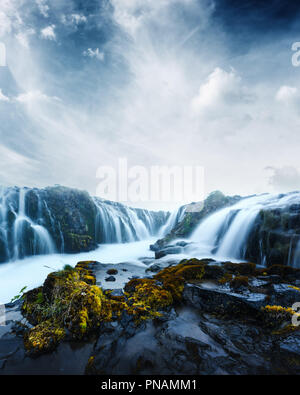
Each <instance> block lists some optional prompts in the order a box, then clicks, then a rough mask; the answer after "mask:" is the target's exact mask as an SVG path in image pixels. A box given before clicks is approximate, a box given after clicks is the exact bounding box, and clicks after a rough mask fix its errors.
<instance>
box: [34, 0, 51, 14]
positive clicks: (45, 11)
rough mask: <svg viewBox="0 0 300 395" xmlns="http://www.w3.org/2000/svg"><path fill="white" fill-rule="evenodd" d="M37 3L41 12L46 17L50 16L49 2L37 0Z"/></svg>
mask: <svg viewBox="0 0 300 395" xmlns="http://www.w3.org/2000/svg"><path fill="white" fill-rule="evenodd" d="M36 4H37V6H38V8H39V10H40V13H41V14H42V15H43V16H44V17H45V18H48V16H49V14H48V11H49V10H50V7H49V6H48V4H47V0H36Z"/></svg>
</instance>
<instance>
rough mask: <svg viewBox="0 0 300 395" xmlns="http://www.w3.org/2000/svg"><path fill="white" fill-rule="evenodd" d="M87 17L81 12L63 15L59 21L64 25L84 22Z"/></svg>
mask: <svg viewBox="0 0 300 395" xmlns="http://www.w3.org/2000/svg"><path fill="white" fill-rule="evenodd" d="M87 20H88V18H87V17H86V16H85V15H82V14H71V15H63V16H62V17H61V21H62V23H63V24H64V25H66V26H72V25H76V26H77V25H80V24H83V23H86V22H87Z"/></svg>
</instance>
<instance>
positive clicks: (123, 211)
mask: <svg viewBox="0 0 300 395" xmlns="http://www.w3.org/2000/svg"><path fill="white" fill-rule="evenodd" d="M94 203H95V205H96V207H97V210H98V212H97V215H96V221H95V222H96V225H95V226H96V229H95V234H96V241H97V242H100V241H101V242H102V243H112V242H116V243H124V242H133V241H138V240H145V239H147V238H150V237H151V236H154V235H155V233H156V229H155V223H154V219H153V217H152V216H151V213H150V212H149V211H147V210H141V213H142V215H143V219H144V221H142V220H141V219H140V218H139V216H138V214H137V212H136V210H134V209H132V208H130V207H126V206H119V205H117V204H114V203H112V202H106V201H100V200H99V199H96V198H94Z"/></svg>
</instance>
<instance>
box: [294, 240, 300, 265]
mask: <svg viewBox="0 0 300 395" xmlns="http://www.w3.org/2000/svg"><path fill="white" fill-rule="evenodd" d="M292 266H293V267H297V268H299V267H300V240H299V241H298V243H297V245H296V248H295V253H294V257H293V259H292Z"/></svg>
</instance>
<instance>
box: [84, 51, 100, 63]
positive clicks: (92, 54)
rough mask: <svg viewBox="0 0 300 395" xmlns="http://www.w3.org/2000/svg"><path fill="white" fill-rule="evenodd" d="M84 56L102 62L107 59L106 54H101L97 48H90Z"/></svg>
mask: <svg viewBox="0 0 300 395" xmlns="http://www.w3.org/2000/svg"><path fill="white" fill-rule="evenodd" d="M83 56H88V57H90V58H96V59H98V60H101V61H103V60H104V58H105V54H104V52H101V51H100V50H99V48H96V49H92V48H88V49H87V50H86V51H84V52H83Z"/></svg>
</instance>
